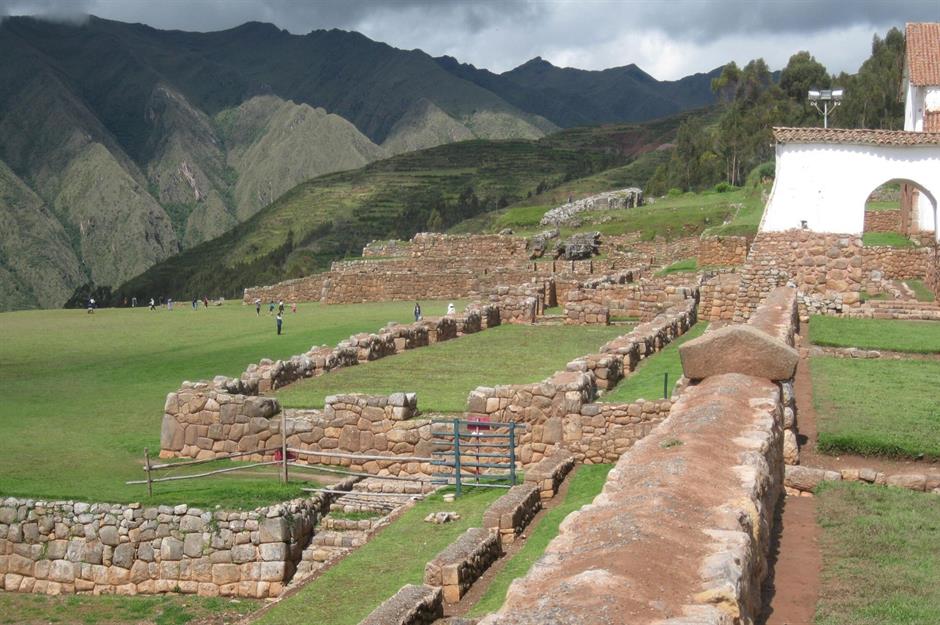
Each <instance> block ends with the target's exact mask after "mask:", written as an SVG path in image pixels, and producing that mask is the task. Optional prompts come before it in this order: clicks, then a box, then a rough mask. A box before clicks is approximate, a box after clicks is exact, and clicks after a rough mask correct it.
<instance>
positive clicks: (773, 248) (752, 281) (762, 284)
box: [735, 230, 863, 320]
mask: <svg viewBox="0 0 940 625" xmlns="http://www.w3.org/2000/svg"><path fill="white" fill-rule="evenodd" d="M862 265H863V248H862V240H861V239H860V238H859V237H858V236H857V235H848V234H821V233H818V232H810V231H808V230H787V231H784V232H760V233H758V235H757V237H756V238H755V239H754V242H753V244H752V245H751V251H750V254H749V255H748V259H747V264H745V266H744V267H743V268H742V269H741V272H740V273H741V282H740V285H739V288H738V296H737V300H736V305H737V309H736V312H735V319H736V320H746V319H747V318H748V317H749V316H750V315H751V313H753V311H754V309H755V308H757V306H758V304H760V302H761V301H762V300H763V299H764V297H766V295H767V294H768V293H769V292H770V291H771V290H772V289H774V288H776V287H778V286H782V285H784V284H786V283H787V282H788V281H792V282H793V283H794V284H795V285H796V287H797V289H798V290H799V292H800V294H801V302H800V304H801V314H803V315H808V314H815V313H822V314H825V313H833V312H841V311H842V308H843V306H854V305H856V304H858V302H859V292H860V290H861V288H862V284H863V275H862Z"/></svg>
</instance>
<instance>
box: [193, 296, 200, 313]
mask: <svg viewBox="0 0 940 625" xmlns="http://www.w3.org/2000/svg"><path fill="white" fill-rule="evenodd" d="M198 305H199V298H198V297H194V298H193V310H196V306H198Z"/></svg>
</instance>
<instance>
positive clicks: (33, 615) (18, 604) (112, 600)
mask: <svg viewBox="0 0 940 625" xmlns="http://www.w3.org/2000/svg"><path fill="white" fill-rule="evenodd" d="M258 605H259V602H258V601H254V600H251V599H237V600H231V599H225V598H222V597H193V596H153V597H142V596H138V597H119V596H115V595H111V596H107V595H102V596H97V597H96V596H92V595H72V596H60V597H47V596H45V595H31V594H25V593H16V592H0V623H2V624H4V625H5V624H7V623H9V624H10V625H14V624H15V625H46V624H47V623H58V624H60V625H69V624H71V623H75V624H79V623H80V624H81V625H124V624H126V623H153V625H185V624H186V623H189V622H191V621H197V622H200V623H209V622H212V623H221V622H225V623H231V622H235V621H236V620H237V619H238V618H239V617H241V616H244V615H246V614H248V613H249V612H251V611H252V610H254V609H256V608H257V607H258ZM219 619H221V620H219Z"/></svg>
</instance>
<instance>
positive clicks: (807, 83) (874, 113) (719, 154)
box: [646, 28, 904, 195]
mask: <svg viewBox="0 0 940 625" xmlns="http://www.w3.org/2000/svg"><path fill="white" fill-rule="evenodd" d="M903 70H904V33H902V32H901V31H900V30H898V29H897V28H892V29H891V30H890V31H888V33H887V34H886V35H885V37H884V38H882V37H879V36H878V35H875V36H874V38H873V41H872V47H871V56H870V57H869V58H868V59H867V60H866V61H865V62H864V63H863V64H862V65H861V67H860V68H859V70H858V72H857V73H855V74H847V73H845V72H842V73H840V74H839V75H832V74H830V73H829V71H828V70H827V69H826V67H825V66H824V65H823V64H822V63H820V62H819V61H817V60H816V58H815V57H813V56H812V55H811V54H810V53H809V52H807V51H801V52H797V53H796V54H794V55H793V56H791V57H790V60H789V62H788V63H787V66H786V67H785V68H784V69H783V70H782V71H781V72H780V73H779V75H775V74H773V73H772V72H771V71H770V69H769V68H768V67H767V63H766V62H765V61H764V59H755V60H752V61H750V62H749V63H748V64H747V65H745V66H744V67H738V65H737V64H736V63H734V62H731V63H729V64H728V65H726V66H725V67H724V69H723V71H722V73H721V75H720V76H719V77H718V78H715V79H714V80H713V81H712V91H713V92H714V93H715V96H716V100H717V102H718V111H717V112H718V115H717V119H715V117H714V114H713V113H712V114H705V115H692V116H689V117H688V118H687V119H686V120H685V121H684V122H683V123H682V124H681V125H680V126H679V128H678V130H677V132H676V139H675V148H674V149H673V151H672V156H671V157H670V160H669V161H668V162H666V163H665V164H663V165H660V166H659V167H658V168H657V169H656V171H655V173H654V174H653V176H652V178H650V180H649V182H648V183H647V189H646V191H647V193H648V194H652V195H663V194H665V193H666V192H668V191H669V190H671V189H680V190H682V191H696V190H703V189H707V188H710V187H713V186H715V185H716V184H721V183H725V184H730V185H734V186H739V185H741V184H743V182H744V180H745V178H746V176H747V173H748V172H750V171H751V170H752V169H754V168H755V167H757V166H758V165H760V164H761V163H765V162H767V161H770V160H772V159H773V157H774V147H773V134H772V129H773V127H774V126H822V120H821V119H820V114H819V113H818V112H817V111H816V109H815V108H813V106H812V105H811V104H810V103H809V102H808V101H807V92H808V91H809V90H810V89H830V88H834V87H839V88H842V89H844V90H845V95H844V99H843V101H842V105H841V106H840V107H839V108H838V109H836V111H835V112H834V113H833V112H831V111H830V116H829V125H830V127H836V128H882V129H893V130H899V129H901V128H903V125H904V103H903V102H902V101H901V97H900V95H901V75H902V72H903Z"/></svg>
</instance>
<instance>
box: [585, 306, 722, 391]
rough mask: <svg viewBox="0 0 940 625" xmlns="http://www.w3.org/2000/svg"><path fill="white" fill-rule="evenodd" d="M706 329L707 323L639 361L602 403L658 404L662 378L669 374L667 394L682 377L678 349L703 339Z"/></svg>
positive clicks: (690, 330) (700, 324)
mask: <svg viewBox="0 0 940 625" xmlns="http://www.w3.org/2000/svg"><path fill="white" fill-rule="evenodd" d="M706 329H708V323H706V322H704V321H700V322H698V323H696V324H695V325H694V326H692V327H691V328H690V329H689V331H688V332H686V333H685V334H683V335H682V336H680V337H679V338H678V339H676V340H674V341H673V342H672V343H670V344H669V345H667V346H666V347H665V349H663V350H662V351H661V352H659V353H657V354H654V355H652V356H650V357H649V358H646V359H644V360H641V361H640V364H639V365H638V366H637V368H636V370H635V371H634V372H633V373H632V374H631V375H630V376H629V377H627V378H625V379H623V380H621V381H620V382H619V383H618V384H617V386H615V387H614V389H613V390H612V391H611V392H610V393H608V394H607V395H604V397H603V398H602V399H601V401H605V402H609V403H612V404H626V403H630V402H634V401H636V400H638V399H641V398H642V399H649V400H657V399H662V398H663V375H664V374H666V373H668V374H669V385H668V386H669V388H668V392H669V394H672V387H673V386H674V385H675V383H676V381H677V380H678V379H679V378H681V377H682V362H681V361H680V360H679V346H680V345H682V344H683V343H685V342H686V341H691V340H692V339H694V338H698V337H700V336H702V334H703V333H704V332H705V330H706Z"/></svg>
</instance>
